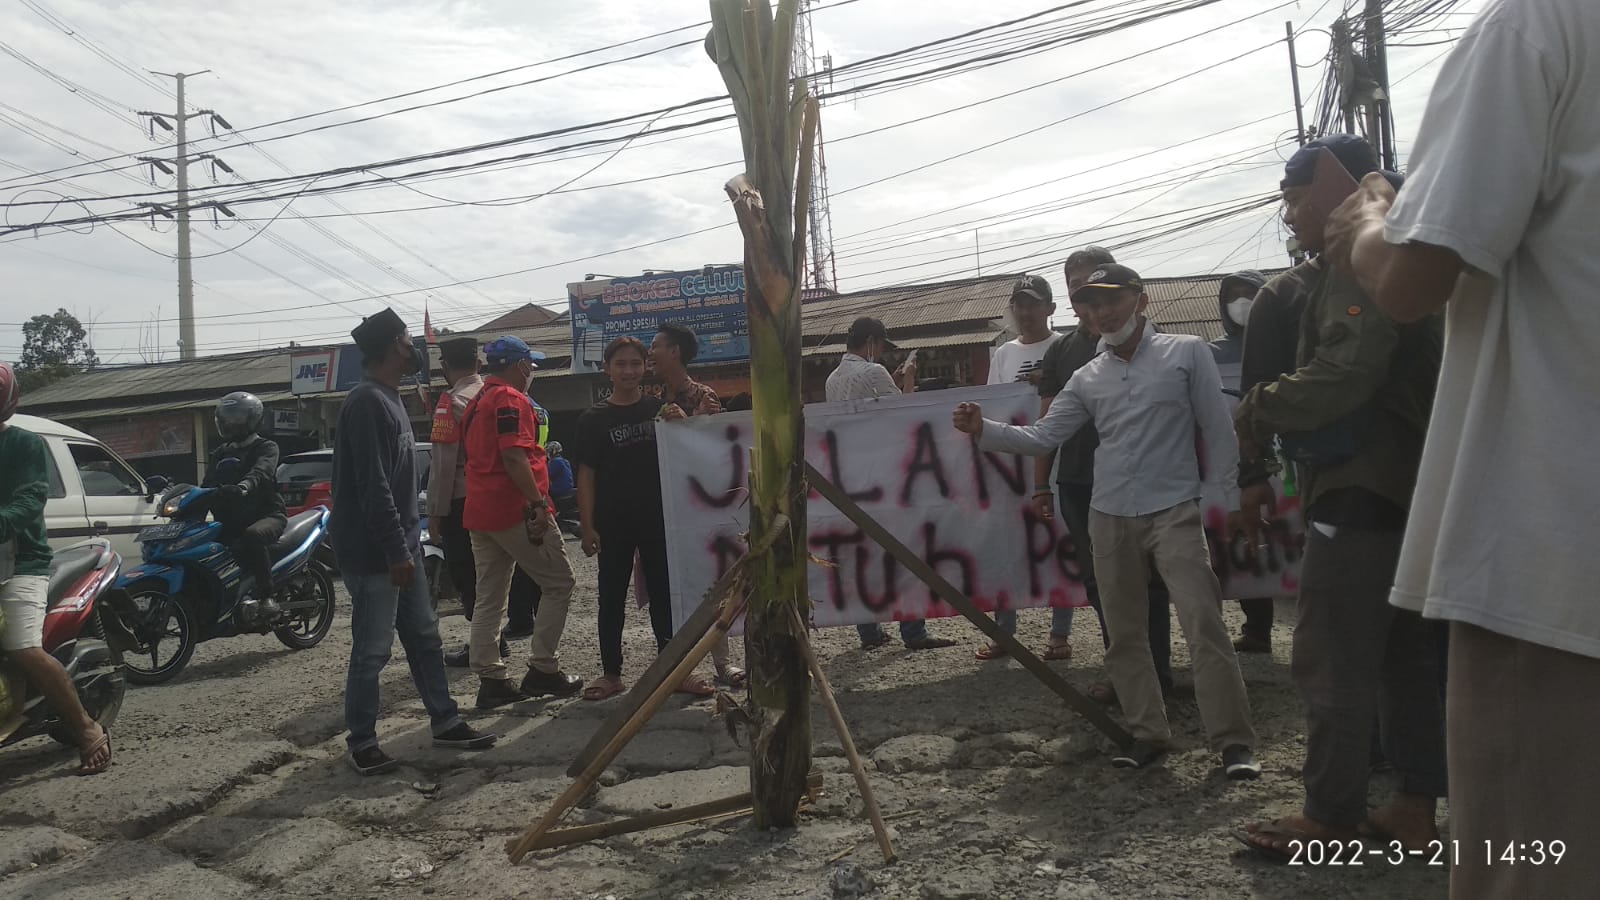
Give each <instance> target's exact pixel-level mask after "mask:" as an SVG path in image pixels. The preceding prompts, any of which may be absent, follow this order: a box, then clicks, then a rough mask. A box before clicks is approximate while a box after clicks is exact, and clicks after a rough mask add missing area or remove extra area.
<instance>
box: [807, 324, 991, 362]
mask: <svg viewBox="0 0 1600 900" xmlns="http://www.w3.org/2000/svg"><path fill="white" fill-rule="evenodd" d="M1004 335H1005V332H1004V331H1002V330H1001V329H999V328H985V329H980V330H974V331H963V332H960V333H959V334H936V335H931V336H926V337H908V338H898V339H896V340H895V342H894V343H895V345H896V346H898V347H900V348H901V349H902V350H931V349H933V348H935V347H972V346H989V345H992V344H994V342H995V341H997V340H999V339H1000V338H1001V337H1002V336H1004ZM842 353H844V341H842V340H835V341H830V342H829V343H826V344H818V345H815V346H811V347H804V348H802V349H801V350H800V355H801V356H838V355H840V354H842Z"/></svg>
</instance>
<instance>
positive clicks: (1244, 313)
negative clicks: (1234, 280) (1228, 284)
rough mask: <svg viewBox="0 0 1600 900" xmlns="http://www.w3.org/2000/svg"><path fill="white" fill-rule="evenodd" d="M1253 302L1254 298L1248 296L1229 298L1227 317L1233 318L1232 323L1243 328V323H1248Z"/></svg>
mask: <svg viewBox="0 0 1600 900" xmlns="http://www.w3.org/2000/svg"><path fill="white" fill-rule="evenodd" d="M1255 302H1256V301H1255V300H1253V299H1251V298H1249V297H1240V298H1238V299H1236V300H1229V301H1228V318H1230V319H1232V320H1233V324H1235V325H1238V326H1239V327H1240V328H1243V327H1244V326H1245V325H1248V324H1249V323H1250V307H1251V306H1252V305H1253V304H1254V303H1255Z"/></svg>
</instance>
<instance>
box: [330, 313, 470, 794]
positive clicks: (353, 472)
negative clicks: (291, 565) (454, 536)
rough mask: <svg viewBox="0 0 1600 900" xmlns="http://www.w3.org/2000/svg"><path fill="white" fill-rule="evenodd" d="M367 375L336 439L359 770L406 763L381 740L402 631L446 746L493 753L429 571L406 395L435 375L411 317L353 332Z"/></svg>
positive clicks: (351, 708) (382, 318) (339, 549)
mask: <svg viewBox="0 0 1600 900" xmlns="http://www.w3.org/2000/svg"><path fill="white" fill-rule="evenodd" d="M350 336H351V337H352V338H354V339H355V342H356V346H357V347H358V348H359V349H360V351H361V364H362V367H363V368H364V369H365V370H366V379H365V380H363V381H362V382H361V383H360V384H359V385H357V386H356V387H355V389H354V390H352V391H351V392H350V393H349V395H348V396H346V397H345V399H344V404H343V405H342V406H340V407H339V423H338V430H337V431H336V432H335V434H334V444H333V520H332V523H331V527H330V533H332V534H334V535H336V536H337V537H336V539H335V540H334V552H335V554H336V555H337V557H338V560H339V569H340V573H341V574H342V576H343V578H344V583H345V587H346V588H347V589H348V590H349V591H350V631H351V645H350V673H349V676H348V677H347V679H346V681H345V694H344V717H345V725H346V726H347V727H348V728H349V729H350V735H349V737H348V738H347V739H346V743H347V744H348V746H349V749H350V753H349V757H348V762H349V763H350V766H351V768H353V769H355V770H356V771H357V772H358V773H360V774H362V775H377V774H380V773H383V772H388V771H392V770H393V769H394V768H395V767H396V766H398V765H399V762H398V761H397V760H395V759H392V758H391V757H389V755H388V754H386V753H384V752H383V750H382V749H381V748H380V747H379V746H378V734H377V724H378V712H379V698H378V677H379V675H381V674H382V672H383V668H384V666H386V665H388V663H389V654H390V652H391V650H392V647H393V645H394V637H395V634H396V633H398V634H399V635H400V643H401V645H402V646H404V647H405V650H406V661H407V663H409V665H410V668H411V680H412V682H413V683H414V684H415V685H416V687H417V693H418V694H420V695H421V696H422V703H423V706H425V707H426V708H427V710H428V717H429V719H430V720H431V721H432V730H433V743H434V745H435V746H438V747H447V748H455V749H461V750H483V749H486V748H488V747H490V746H493V745H494V742H495V735H492V734H483V733H480V732H478V731H477V730H476V729H474V728H473V727H472V726H470V725H468V724H467V723H466V722H464V721H462V719H461V715H460V712H459V710H458V709H457V708H456V702H455V700H454V699H452V698H451V696H450V681H449V678H448V677H447V676H446V674H445V669H444V653H443V650H442V647H441V644H440V640H439V620H438V618H437V617H436V616H435V615H434V612H433V603H432V602H431V598H430V597H429V596H428V585H427V579H425V578H423V577H422V525H421V517H420V516H419V515H418V510H417V484H418V480H417V456H416V449H415V447H416V437H415V435H413V434H412V431H411V416H410V415H409V414H408V413H407V412H406V408H405V404H404V403H402V402H401V400H400V382H401V381H402V380H403V379H404V378H405V377H406V376H408V375H417V374H420V373H424V372H426V371H427V367H428V359H427V356H426V355H425V354H423V353H422V351H420V350H418V349H417V347H416V346H415V345H414V344H412V342H411V336H410V335H409V334H407V332H406V324H405V322H403V321H401V320H400V317H399V316H398V315H396V314H395V312H394V310H392V309H386V310H384V311H383V312H381V313H378V314H376V315H373V316H368V317H367V318H365V319H363V320H362V321H361V324H360V325H358V326H356V328H355V330H354V331H352V332H350Z"/></svg>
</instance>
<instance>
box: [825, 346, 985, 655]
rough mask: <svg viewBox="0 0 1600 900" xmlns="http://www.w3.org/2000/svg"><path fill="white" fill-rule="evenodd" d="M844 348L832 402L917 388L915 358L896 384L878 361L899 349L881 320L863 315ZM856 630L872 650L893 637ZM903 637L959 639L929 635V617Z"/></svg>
mask: <svg viewBox="0 0 1600 900" xmlns="http://www.w3.org/2000/svg"><path fill="white" fill-rule="evenodd" d="M844 349H845V353H844V356H843V357H841V358H840V360H839V367H838V368H837V369H834V370H833V372H832V373H831V374H830V375H829V376H828V383H827V385H826V387H825V391H826V396H827V398H828V402H829V403H833V402H836V401H840V400H871V399H874V398H876V397H888V396H892V395H896V394H900V393H902V391H901V386H902V385H904V387H905V390H906V391H910V390H914V389H915V386H916V383H917V364H916V361H915V360H907V361H906V363H905V364H904V365H902V366H901V367H900V372H899V375H900V380H901V384H895V381H894V377H893V376H891V375H890V374H889V370H888V369H885V368H884V367H883V366H881V365H879V364H878V360H879V359H882V358H883V352H884V351H885V350H894V349H896V348H895V346H894V344H892V343H890V341H889V330H888V329H887V328H885V327H884V324H883V322H881V321H880V320H878V319H874V318H872V317H870V316H862V317H861V318H859V319H856V320H855V321H854V322H852V323H850V330H849V331H848V332H846V334H845V339H844ZM856 633H857V634H858V635H860V637H861V646H862V647H864V648H866V649H868V650H871V649H874V648H876V647H882V646H883V645H884V644H887V643H888V642H889V636H888V635H886V634H884V633H883V626H881V625H879V624H877V623H876V622H874V623H873V624H871V625H857V626H856ZM900 640H902V641H904V642H905V645H906V649H907V650H937V649H939V648H941V647H954V646H955V645H956V642H955V641H952V640H950V639H949V638H936V637H933V636H932V635H930V634H928V623H927V620H925V619H911V620H908V621H905V622H901V623H900Z"/></svg>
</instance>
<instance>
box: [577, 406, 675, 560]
mask: <svg viewBox="0 0 1600 900" xmlns="http://www.w3.org/2000/svg"><path fill="white" fill-rule="evenodd" d="M660 411H661V401H660V400H658V399H656V398H654V397H648V396H646V397H643V398H641V399H640V400H639V401H638V402H637V403H630V404H628V405H627V406H619V405H616V404H613V403H600V404H597V405H595V406H593V407H590V408H589V409H586V410H584V412H583V415H581V416H579V417H578V440H577V442H576V443H575V445H574V446H573V447H572V448H571V450H570V451H569V453H568V455H569V456H570V457H571V458H572V461H573V462H574V463H576V464H579V465H585V466H588V467H589V468H591V469H593V470H594V491H595V500H594V517H595V529H596V530H597V531H615V530H617V529H619V528H637V529H641V530H643V531H644V532H645V533H647V534H664V533H665V531H666V526H665V524H664V523H663V521H662V515H661V469H660V468H659V466H658V465H657V461H656V460H657V454H656V416H657V414H659V413H660Z"/></svg>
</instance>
